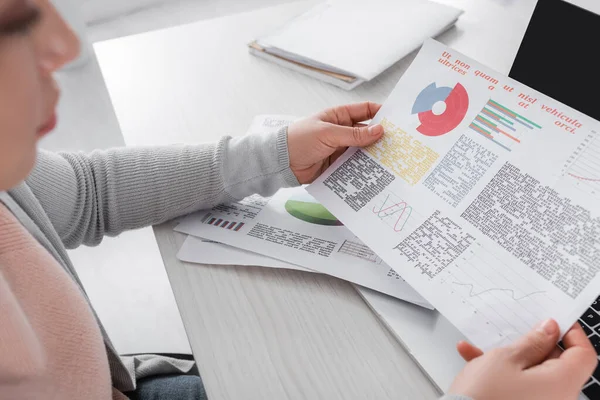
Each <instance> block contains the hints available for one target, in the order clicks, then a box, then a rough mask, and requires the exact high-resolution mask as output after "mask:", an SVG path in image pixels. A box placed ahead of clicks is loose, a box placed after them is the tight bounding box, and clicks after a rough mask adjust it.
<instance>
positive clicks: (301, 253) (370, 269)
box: [175, 115, 432, 309]
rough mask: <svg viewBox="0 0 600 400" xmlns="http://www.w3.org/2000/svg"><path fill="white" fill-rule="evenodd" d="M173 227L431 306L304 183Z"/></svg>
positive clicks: (273, 124)
mask: <svg viewBox="0 0 600 400" xmlns="http://www.w3.org/2000/svg"><path fill="white" fill-rule="evenodd" d="M294 119H295V118H294V117H289V116H276V115H266V116H259V117H257V118H255V120H254V121H253V123H252V125H251V127H250V129H249V133H251V134H260V133H262V132H268V131H270V130H272V129H273V128H279V127H280V126H283V125H285V124H286V123H290V122H291V121H293V120H294ZM286 121H287V122H286ZM175 230H176V231H178V232H182V233H186V234H188V235H192V236H196V237H200V238H204V239H209V240H212V241H216V242H219V243H224V244H227V245H230V246H234V247H237V248H240V249H243V250H247V251H251V252H255V253H259V254H262V255H266V256H269V257H271V258H275V259H279V260H284V261H287V262H288V263H291V264H296V265H300V266H303V267H305V268H309V269H311V270H313V271H316V272H320V273H324V274H328V275H332V276H336V277H338V278H341V279H345V280H348V281H350V282H353V283H357V284H359V285H363V286H366V287H368V288H370V289H373V290H376V291H378V292H382V293H385V294H388V295H390V296H393V297H396V298H399V299H401V300H405V301H409V302H411V303H414V304H417V305H420V306H423V307H426V308H430V309H431V308H432V307H431V305H430V304H429V303H428V302H426V301H425V300H424V299H423V298H422V297H421V296H420V295H418V294H417V293H416V291H415V290H414V289H413V288H411V287H410V286H409V285H408V284H406V282H404V280H403V279H402V278H401V277H400V276H399V275H398V274H397V273H395V272H394V270H393V269H391V268H390V267H389V266H388V265H387V264H386V263H384V262H383V261H382V260H381V258H380V257H378V256H377V255H376V254H375V253H374V252H373V251H372V250H371V249H369V248H368V247H367V246H365V245H364V243H362V242H361V240H359V239H358V238H357V237H356V236H355V235H354V234H353V233H352V232H350V231H349V230H348V229H347V228H346V227H345V226H344V225H343V224H342V223H341V222H340V221H339V220H338V219H337V218H336V217H334V216H333V215H332V214H331V213H330V212H329V211H327V209H326V208H325V207H323V206H322V205H321V204H319V203H318V202H317V201H316V200H315V199H314V198H313V197H312V196H311V195H309V194H308V193H307V192H306V190H305V189H304V187H297V188H288V189H281V190H279V191H278V192H277V193H276V194H275V195H274V196H272V197H269V198H263V197H261V196H258V195H253V196H250V197H247V198H245V199H243V200H242V201H240V202H237V203H231V204H221V205H218V206H216V207H214V208H213V209H211V210H208V211H200V212H198V213H195V214H191V215H189V216H187V217H185V218H183V219H182V220H181V222H180V223H179V224H178V225H177V226H176V227H175ZM186 254H189V253H186Z"/></svg>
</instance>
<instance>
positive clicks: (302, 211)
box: [285, 192, 343, 226]
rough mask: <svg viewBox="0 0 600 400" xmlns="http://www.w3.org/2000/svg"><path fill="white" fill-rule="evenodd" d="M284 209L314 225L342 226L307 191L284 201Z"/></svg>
mask: <svg viewBox="0 0 600 400" xmlns="http://www.w3.org/2000/svg"><path fill="white" fill-rule="evenodd" d="M285 210H286V211H287V212H288V214H290V215H291V216H292V217H295V218H298V219H299V220H302V221H304V222H308V223H309V224H315V225H326V226H342V225H343V224H342V223H341V222H340V221H339V220H338V219H337V218H336V217H334V216H333V214H331V213H330V212H329V211H328V210H327V209H326V208H325V207H323V205H321V203H319V202H318V201H317V200H316V199H315V198H314V197H312V196H311V195H310V194H308V193H306V192H305V193H301V194H296V195H293V196H292V197H290V198H289V200H288V201H286V202H285Z"/></svg>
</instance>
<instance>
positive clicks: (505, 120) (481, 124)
mask: <svg viewBox="0 0 600 400" xmlns="http://www.w3.org/2000/svg"><path fill="white" fill-rule="evenodd" d="M469 128H470V129H471V130H473V131H475V132H477V133H478V134H479V135H481V136H483V137H485V138H486V139H488V140H490V141H492V142H494V143H495V144H497V145H498V146H500V147H501V148H503V149H504V150H507V151H512V147H513V146H514V145H515V144H518V143H521V138H522V137H523V136H524V135H525V134H527V132H530V131H532V130H534V129H541V126H539V125H538V124H536V123H535V122H533V121H531V120H529V119H527V118H525V117H523V116H522V115H520V114H518V113H516V112H514V111H512V110H511V109H509V108H507V107H505V106H503V105H502V104H500V103H498V102H496V101H494V100H492V99H490V100H488V102H487V103H486V104H485V106H484V107H483V109H482V110H481V111H480V112H479V114H478V115H477V117H475V120H474V121H473V122H472V123H471V125H469Z"/></svg>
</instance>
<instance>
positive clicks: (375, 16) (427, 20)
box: [257, 0, 462, 81]
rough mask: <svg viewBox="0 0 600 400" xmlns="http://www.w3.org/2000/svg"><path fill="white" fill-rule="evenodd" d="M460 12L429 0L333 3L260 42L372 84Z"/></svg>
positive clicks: (272, 50) (289, 56)
mask: <svg viewBox="0 0 600 400" xmlns="http://www.w3.org/2000/svg"><path fill="white" fill-rule="evenodd" d="M461 13H462V10H459V9H456V8H453V7H450V6H446V5H442V4H439V3H435V2H431V1H428V0H372V1H368V2H365V1H362V0H343V1H339V0H337V1H329V2H326V3H322V4H318V5H317V6H315V7H314V8H312V9H311V10H309V11H307V12H306V13H304V14H302V15H300V16H298V17H296V18H294V19H293V20H292V21H289V22H286V23H285V24H284V25H283V26H282V27H281V28H279V29H278V30H276V31H275V32H273V33H270V34H268V35H266V36H264V37H261V38H259V39H258V40H257V42H258V43H259V44H260V46H261V47H263V48H265V49H266V50H267V51H268V52H269V53H271V54H275V55H278V56H280V57H284V58H286V59H290V60H294V61H297V62H300V63H303V64H307V65H310V66H313V67H316V68H320V69H324V70H328V71H331V72H335V73H340V74H344V75H350V76H353V77H357V78H361V79H363V80H367V81H368V80H371V79H373V78H374V77H376V76H377V75H379V74H380V73H381V72H382V71H384V70H385V69H387V68H388V67H390V66H391V65H392V64H394V63H395V62H397V61H398V60H400V59H402V58H404V57H405V56H407V55H408V54H410V53H411V52H412V51H414V50H416V49H417V48H419V46H420V45H421V44H422V43H423V41H424V40H425V39H427V38H430V37H434V36H436V35H438V34H440V33H442V32H443V31H445V30H446V29H448V28H449V27H450V26H452V25H453V24H454V23H455V22H456V20H457V19H458V17H459V16H460V15H461ZM359 53H360V55H361V56H358V54H359Z"/></svg>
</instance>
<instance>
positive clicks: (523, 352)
mask: <svg viewBox="0 0 600 400" xmlns="http://www.w3.org/2000/svg"><path fill="white" fill-rule="evenodd" d="M559 334H560V329H559V327H558V324H557V323H556V321H554V320H552V319H548V320H546V321H544V322H543V323H541V324H539V325H538V326H537V327H535V328H534V329H532V330H531V331H530V332H529V333H528V334H527V335H525V336H523V337H522V338H521V339H519V340H518V341H516V342H515V343H514V344H512V345H511V346H509V348H512V350H513V351H514V353H513V354H514V358H515V360H516V362H517V363H518V364H519V365H520V366H521V367H522V368H523V369H527V368H531V367H533V366H535V365H538V364H540V363H541V362H543V361H544V360H546V359H547V358H548V356H550V354H551V353H552V350H554V348H555V347H556V342H558V337H559Z"/></svg>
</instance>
